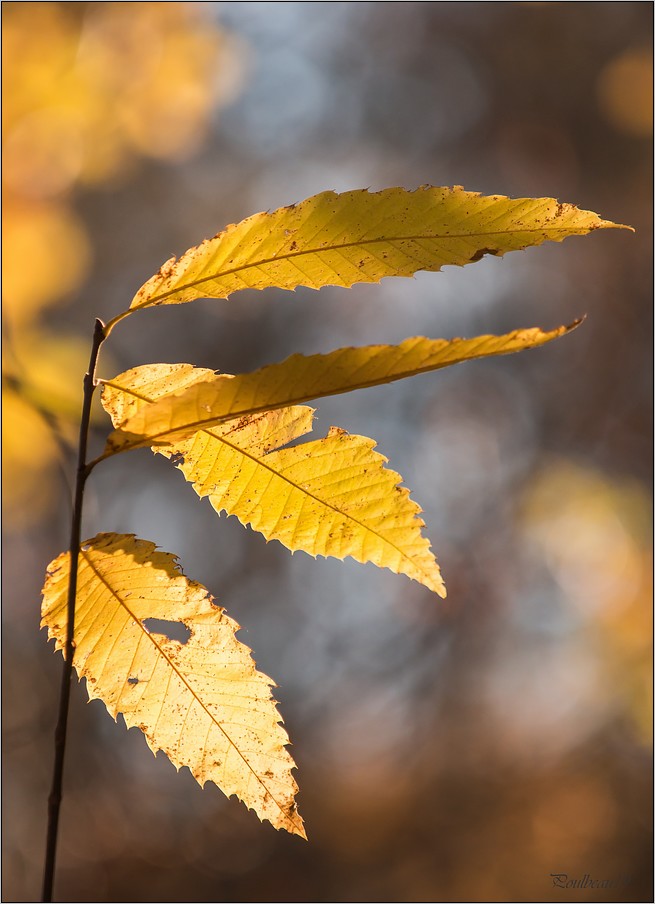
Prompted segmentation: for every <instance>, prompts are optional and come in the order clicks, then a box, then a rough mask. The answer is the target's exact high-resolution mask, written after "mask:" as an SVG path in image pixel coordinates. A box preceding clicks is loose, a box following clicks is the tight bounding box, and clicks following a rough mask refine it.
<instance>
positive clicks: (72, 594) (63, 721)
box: [42, 320, 106, 902]
mask: <svg viewBox="0 0 655 904" xmlns="http://www.w3.org/2000/svg"><path fill="white" fill-rule="evenodd" d="M105 338H106V333H105V325H104V323H103V322H102V321H101V320H96V322H95V330H94V333H93V345H92V347H91V357H90V359H89V369H88V371H87V373H86V374H85V377H84V402H83V405H82V418H81V421H80V439H79V445H78V458H77V478H76V483H75V501H74V504H73V516H72V519H71V535H70V574H69V580H68V607H67V613H68V614H67V618H68V622H67V627H66V647H65V650H64V665H63V669H62V674H61V689H60V696H59V715H58V718H57V727H56V729H55V762H54V768H53V773H52V788H51V791H50V796H49V798H48V832H47V836H46V853H45V866H44V870H43V895H42V900H43V901H48V902H49V901H52V889H53V884H54V875H55V861H56V855H57V834H58V829H59V810H60V807H61V798H62V781H63V774H64V756H65V753H66V727H67V724H68V708H69V700H70V686H71V677H72V674H73V651H74V648H75V644H74V642H73V638H74V634H75V598H76V595H77V560H78V557H79V554H80V534H81V528H82V506H83V502H84V486H85V484H86V479H87V477H88V476H89V473H90V471H91V468H90V467H89V466H88V465H87V463H86V447H87V440H88V435H89V422H90V419H91V401H92V399H93V392H94V390H95V386H96V381H95V370H96V363H97V360H98V352H99V351H100V346H101V345H102V343H103V342H104V340H105Z"/></svg>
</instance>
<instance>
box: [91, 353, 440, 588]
mask: <svg viewBox="0 0 655 904" xmlns="http://www.w3.org/2000/svg"><path fill="white" fill-rule="evenodd" d="M172 367H177V368H180V367H185V368H189V367H190V365H147V366H146V367H143V368H135V369H134V370H133V371H128V372H127V373H126V374H121V375H119V376H118V377H115V378H114V379H113V380H111V381H110V382H109V383H107V384H106V385H105V386H104V387H103V395H102V401H103V405H104V406H105V408H106V409H107V410H108V411H109V413H110V414H111V416H112V419H116V418H119V417H120V416H121V415H122V414H123V413H124V412H125V411H127V410H133V411H134V410H135V409H136V408H138V409H140V410H143V408H145V407H147V405H146V403H145V401H144V394H145V392H146V391H148V392H149V393H152V395H151V396H150V397H155V395H156V392H158V391H161V390H162V389H163V385H164V384H166V386H167V387H168V388H169V389H170V387H171V382H170V371H171V368H172ZM157 369H161V373H162V374H164V375H167V376H166V377H165V378H164V379H163V380H162V381H160V382H159V383H157V381H156V380H155V379H154V377H153V374H154V373H155V372H156V371H157ZM146 370H148V373H145V371H146ZM197 370H198V371H199V374H198V379H199V380H202V377H203V374H204V372H203V371H201V370H200V369H199V368H198V369H197ZM190 379H191V377H190V373H189V372H187V373H185V375H184V378H183V381H182V382H187V383H188V381H189V380H190ZM235 379H236V378H235ZM134 395H138V396H139V398H138V399H137V400H136V401H135V400H134V398H132V401H126V400H128V399H130V397H133V396H134ZM296 409H297V410H299V411H300V412H302V411H305V410H306V411H309V412H311V409H304V408H303V407H302V406H296V408H285V409H280V410H277V411H275V412H266V413H264V414H258V415H253V416H252V417H251V418H249V417H244V418H239V419H238V420H236V421H227V422H225V423H223V424H220V425H218V426H217V427H213V428H210V429H207V430H202V431H198V432H197V433H195V434H193V435H192V436H190V437H187V438H185V439H179V440H177V441H175V442H174V443H171V444H169V445H158V446H155V447H153V451H156V452H160V453H162V454H163V455H166V456H167V457H168V458H170V459H172V460H173V462H174V463H175V464H176V465H177V466H178V468H179V469H180V470H181V471H182V473H183V474H184V476H185V478H186V479H187V480H188V481H189V482H190V483H192V484H193V487H194V489H195V491H196V493H197V494H198V495H199V496H201V497H204V496H207V497H208V499H209V501H210V503H211V505H212V506H213V508H214V509H216V511H217V512H222V511H224V512H227V513H228V514H229V515H235V516H236V517H237V518H239V520H240V521H241V522H242V524H247V525H250V526H251V527H252V528H253V529H254V530H257V531H259V532H260V533H261V534H263V536H264V537H266V539H267V540H279V542H280V543H282V544H283V545H284V546H286V547H287V548H288V549H290V550H292V551H296V550H302V551H303V552H307V553H309V555H312V556H315V557H316V556H332V557H335V558H339V559H343V558H345V557H346V556H351V557H352V558H354V559H355V560H356V561H358V562H362V563H364V562H373V563H375V564H376V565H378V566H379V567H383V568H389V569H390V570H391V571H393V572H394V573H396V574H405V575H407V576H408V577H410V578H412V579H413V580H417V581H419V582H420V583H422V584H423V585H424V586H426V587H428V588H429V589H430V590H433V591H434V592H436V593H438V594H439V595H440V596H445V593H446V591H445V587H444V584H443V580H442V578H441V574H440V571H439V566H438V565H437V562H436V559H435V557H434V555H433V553H432V551H431V550H430V545H429V542H428V540H427V539H426V538H425V537H423V536H422V533H421V529H422V528H423V527H424V524H423V521H422V520H421V519H420V517H419V514H420V511H421V510H420V508H419V506H418V505H417V504H416V503H415V502H413V501H412V500H411V499H410V498H409V492H408V490H406V489H405V488H402V487H400V486H399V483H400V482H401V480H402V478H401V477H400V475H398V474H396V473H395V472H394V471H391V470H389V469H386V468H384V464H385V462H386V459H385V458H384V457H383V456H382V455H380V454H378V453H377V452H375V451H374V446H375V443H374V442H373V441H372V440H370V439H367V438H365V437H360V436H351V435H349V434H347V433H345V431H343V430H339V429H337V428H332V430H331V431H330V433H329V434H328V436H327V437H325V438H324V439H320V440H316V441H314V442H309V443H303V444H302V445H300V446H295V447H293V448H289V449H279V448H278V447H279V446H281V445H283V442H280V439H284V438H285V437H289V438H294V437H291V436H290V434H289V433H288V432H286V430H284V431H283V432H282V433H281V432H280V429H279V428H278V425H277V423H276V420H277V418H281V419H283V420H282V424H285V422H286V419H288V420H289V421H292V413H293V412H294V410H296ZM274 416H275V419H273V418H274ZM266 419H268V423H269V425H270V426H271V430H272V431H273V432H271V433H267V432H266V431H265V430H264V429H263V425H266V424H267V420H266ZM302 423H303V426H306V421H303V422H302ZM310 423H311V415H310ZM297 435H300V434H299V433H298V434H297ZM287 441H288V440H287ZM272 449H277V450H278V451H271V450H272Z"/></svg>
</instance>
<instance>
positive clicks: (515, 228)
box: [117, 186, 625, 319]
mask: <svg viewBox="0 0 655 904" xmlns="http://www.w3.org/2000/svg"><path fill="white" fill-rule="evenodd" d="M616 226H617V224H615V223H611V222H609V221H608V220H602V219H601V218H600V217H599V216H597V214H595V213H592V212H591V211H587V210H579V209H578V208H576V207H574V206H573V205H571V204H560V203H558V202H557V201H556V200H554V199H553V198H537V199H532V198H519V199H515V200H513V199H510V198H505V197H503V196H502V195H490V196H484V195H480V194H478V193H477V192H468V191H464V190H463V189H462V188H461V187H459V186H456V187H454V188H435V187H432V186H423V187H422V188H419V189H417V190H416V191H407V190H405V189H403V188H388V189H385V190H384V191H380V192H368V191H366V190H360V191H349V192H344V193H343V194H335V193H334V192H323V193H321V194H319V195H315V196H314V197H311V198H308V199H307V200H305V201H303V202H302V203H300V204H297V205H292V206H291V207H282V208H280V209H279V210H275V211H273V212H272V213H258V214H255V215H254V216H252V217H249V218H248V219H246V220H243V221H242V222H241V223H239V224H237V225H232V226H228V227H227V228H226V229H225V230H224V231H223V232H221V233H219V234H218V235H216V236H215V237H214V238H211V239H207V240H206V241H204V242H203V243H202V244H200V245H198V246H197V247H195V248H190V249H189V250H188V251H187V252H186V253H185V254H184V255H182V257H181V258H180V259H179V260H176V259H175V258H171V259H170V260H169V261H167V262H166V263H165V264H164V265H163V266H162V267H161V269H160V271H159V272H158V273H157V274H156V275H155V276H153V277H152V278H151V279H150V280H148V282H147V283H146V284H145V285H144V286H143V287H142V288H141V289H140V290H139V292H138V293H137V294H136V296H135V298H134V299H133V301H132V305H131V308H132V309H134V308H146V307H150V306H152V305H159V304H180V303H182V302H186V301H193V299H195V298H227V297H228V296H229V295H231V294H232V293H233V292H237V291H239V290H240V289H265V288H268V287H270V286H276V287H278V288H281V289H295V288H296V287H297V286H308V287H309V288H312V289H320V288H321V287H322V286H327V285H334V286H344V287H349V286H352V285H354V284H355V283H362V282H365V283H376V282H379V281H380V280H381V279H382V278H383V277H385V276H411V275H412V274H413V273H416V272H417V271H418V270H440V269H441V267H443V266H446V265H448V264H457V265H463V264H468V263H472V262H474V261H477V260H480V258H481V257H483V256H484V255H485V254H492V255H503V254H505V253H506V252H507V251H517V250H521V249H523V248H528V247H530V246H532V245H540V244H541V243H542V242H545V241H548V240H550V241H556V242H560V241H562V239H565V238H567V236H572V235H585V234H586V233H588V232H591V231H592V230H594V229H605V228H608V227H616ZM619 228H621V227H619ZM624 228H625V227H624ZM120 316H124V315H120ZM117 319H118V318H117Z"/></svg>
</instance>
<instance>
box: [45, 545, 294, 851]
mask: <svg viewBox="0 0 655 904" xmlns="http://www.w3.org/2000/svg"><path fill="white" fill-rule="evenodd" d="M69 563H70V556H69V554H68V553H67V552H66V553H62V554H61V555H60V556H59V557H58V558H57V559H55V560H54V561H53V562H52V563H51V564H50V565H49V566H48V570H47V577H46V582H45V585H44V588H43V606H42V616H43V618H42V623H41V624H42V626H47V628H48V637H49V638H50V639H53V638H54V640H55V646H56V649H62V648H64V646H65V642H66V625H67V602H66V601H67V592H68V577H69ZM75 620H76V623H75V654H74V659H73V664H74V666H75V668H76V670H77V673H78V675H79V676H80V678H82V677H84V678H86V680H87V689H88V692H89V697H90V698H91V699H94V698H99V699H101V700H102V701H103V703H104V704H105V706H106V707H107V709H108V710H109V712H110V713H111V715H112V716H113V717H114V718H116V717H117V715H118V714H119V713H122V714H123V716H124V718H125V722H126V724H127V726H128V728H131V727H133V726H137V727H138V728H140V729H141V731H143V733H144V734H145V736H146V740H147V742H148V746H149V747H150V749H151V750H152V751H153V752H155V753H156V752H157V750H158V749H161V750H163V751H164V753H166V754H167V756H168V757H169V758H170V760H171V762H172V763H173V764H174V765H175V766H176V768H178V769H179V768H180V767H181V766H188V767H189V769H190V770H191V772H192V774H193V776H194V778H195V779H196V780H197V781H198V782H199V783H200V784H201V785H204V784H205V782H208V781H211V782H214V783H215V784H216V785H218V787H219V788H221V790H222V791H223V792H224V793H225V794H226V795H228V796H230V795H232V794H236V795H237V796H238V797H239V798H240V799H241V800H242V801H243V802H244V803H245V804H246V806H248V807H249V808H252V809H253V810H255V812H256V813H257V815H258V816H259V818H260V819H262V820H264V819H267V820H269V821H270V822H271V824H272V825H273V826H274V827H275V828H277V829H286V831H287V832H291V833H293V834H296V835H300V836H301V837H303V838H305V837H306V836H305V831H304V828H303V822H302V819H301V818H300V816H299V815H298V812H297V810H296V805H295V802H294V798H295V795H296V792H297V790H298V787H297V785H296V782H295V780H294V778H293V776H292V774H291V770H292V769H293V768H295V764H294V762H293V760H292V759H291V756H290V755H289V753H288V752H287V750H286V748H285V745H286V744H288V743H289V739H288V737H287V735H286V732H285V731H284V729H283V727H282V725H281V724H280V715H279V713H278V711H277V709H276V705H275V701H274V700H273V698H272V696H271V690H270V688H271V686H272V685H273V684H274V682H273V681H272V680H271V679H270V678H268V677H267V676H266V675H263V674H262V673H261V672H258V671H257V670H256V668H255V663H254V662H253V659H252V657H251V655H250V650H249V649H248V647H246V646H244V645H243V644H242V643H240V642H239V641H238V640H237V639H236V637H235V634H236V632H237V631H238V630H239V625H237V624H236V622H234V621H233V620H232V619H231V618H229V617H228V616H227V615H226V614H225V610H223V609H221V608H220V607H219V606H217V605H216V604H215V603H214V601H213V598H212V596H211V595H210V593H209V592H208V591H207V589H206V588H205V587H203V586H202V585H201V584H198V583H196V582H195V581H191V580H189V579H188V578H186V577H185V576H184V575H183V574H182V573H181V571H180V569H179V567H178V566H177V563H176V561H175V558H174V556H172V555H170V553H164V552H157V551H155V545H154V543H151V542H149V541H147V540H139V539H136V538H135V537H134V536H133V535H129V534H98V536H96V537H94V538H93V539H91V540H87V541H86V542H85V543H83V544H82V547H81V550H80V555H79V559H78V589H77V599H76V609H75ZM174 638H178V639H174Z"/></svg>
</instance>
